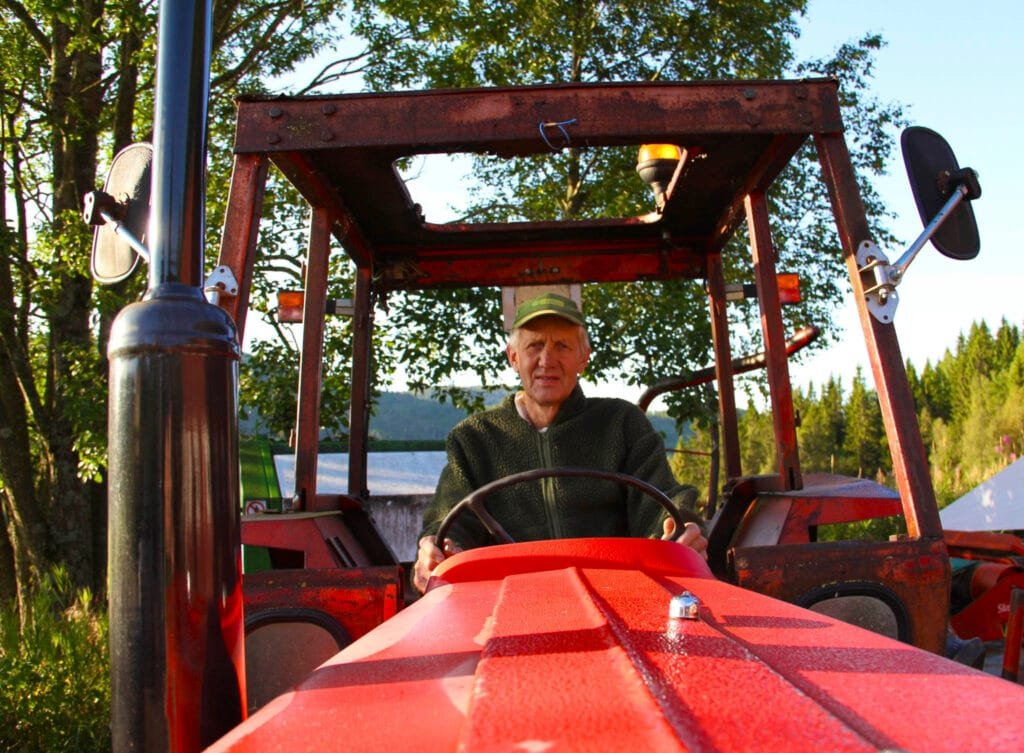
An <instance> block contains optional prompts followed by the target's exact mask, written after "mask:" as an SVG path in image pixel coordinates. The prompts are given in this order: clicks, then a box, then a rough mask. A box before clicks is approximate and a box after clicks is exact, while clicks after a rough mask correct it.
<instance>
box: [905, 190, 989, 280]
mask: <svg viewBox="0 0 1024 753" xmlns="http://www.w3.org/2000/svg"><path fill="white" fill-rule="evenodd" d="M971 172H974V171H973V170H972V171H971ZM971 193H972V191H971V189H970V187H969V186H968V185H967V183H958V184H957V185H956V186H955V187H954V189H953V194H952V195H951V196H950V197H949V199H948V200H947V201H946V203H945V204H943V205H942V209H940V210H939V211H938V213H937V214H936V215H935V217H933V218H932V221H931V222H929V223H928V224H927V225H926V226H925V229H924V230H923V231H921V234H920V235H919V236H917V240H915V241H914V242H913V243H912V244H911V245H910V248H908V249H907V250H906V252H905V253H904V254H903V256H901V257H900V258H899V259H897V260H896V261H895V262H893V264H892V268H891V270H890V273H889V279H890V280H891V281H892V283H893V284H895V285H898V284H899V283H900V280H902V279H903V275H905V274H906V272H907V269H908V268H909V267H910V264H911V262H913V261H914V258H915V257H916V256H917V254H918V252H919V251H920V250H921V249H922V248H924V244H926V243H927V242H928V241H930V240H931V239H932V236H933V235H935V233H937V232H938V231H939V228H940V227H942V223H943V222H945V221H946V218H947V217H949V215H951V214H952V213H953V210H954V209H956V208H957V207H958V206H960V202H962V201H963V200H964V199H970V198H973V197H972V196H970V194H971Z"/></svg>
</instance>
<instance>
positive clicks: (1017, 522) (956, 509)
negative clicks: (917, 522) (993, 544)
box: [939, 458, 1024, 531]
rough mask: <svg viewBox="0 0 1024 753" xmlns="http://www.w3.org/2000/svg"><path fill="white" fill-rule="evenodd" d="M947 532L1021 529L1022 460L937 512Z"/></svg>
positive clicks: (1023, 509) (1023, 516)
mask: <svg viewBox="0 0 1024 753" xmlns="http://www.w3.org/2000/svg"><path fill="white" fill-rule="evenodd" d="M939 518H940V519H941V520H942V527H943V528H945V529H947V530H950V531H1021V530H1024V458H1021V459H1020V460H1018V461H1016V462H1015V463H1013V464H1012V465H1010V466H1009V467H1007V468H1004V469H1003V470H1002V471H1000V472H999V473H997V474H996V475H995V476H993V477H992V478H990V479H989V480H988V481H984V482H982V483H981V484H979V485H978V486H976V487H974V488H973V489H971V491H969V492H967V494H965V495H964V496H962V497H960V499H958V500H956V501H955V502H953V503H951V504H950V505H949V506H948V507H945V508H943V509H942V510H940V511H939Z"/></svg>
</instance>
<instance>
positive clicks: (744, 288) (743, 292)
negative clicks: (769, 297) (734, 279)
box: [725, 272, 800, 306]
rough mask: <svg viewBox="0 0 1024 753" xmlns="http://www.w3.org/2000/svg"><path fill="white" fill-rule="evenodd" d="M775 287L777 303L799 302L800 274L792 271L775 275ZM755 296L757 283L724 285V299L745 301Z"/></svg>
mask: <svg viewBox="0 0 1024 753" xmlns="http://www.w3.org/2000/svg"><path fill="white" fill-rule="evenodd" d="M775 283H776V288H777V289H778V291H779V303H780V304H782V305H783V306H785V305H787V304H790V303H800V276H799V275H796V274H793V273H789V272H787V273H783V274H778V275H776V276H775ZM755 298H757V285H754V284H753V283H752V282H748V283H745V284H741V283H735V284H732V285H726V286H725V300H727V301H746V300H752V299H755Z"/></svg>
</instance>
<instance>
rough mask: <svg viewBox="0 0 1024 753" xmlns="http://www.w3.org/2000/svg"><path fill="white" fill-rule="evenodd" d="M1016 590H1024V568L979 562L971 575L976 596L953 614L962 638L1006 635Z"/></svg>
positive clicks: (994, 639)
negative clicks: (1013, 595) (1012, 597)
mask: <svg viewBox="0 0 1024 753" xmlns="http://www.w3.org/2000/svg"><path fill="white" fill-rule="evenodd" d="M1014 589H1024V569H1022V568H1021V567H1019V566H1017V565H1006V564H1000V563H995V562H983V563H981V564H980V565H978V567H977V568H976V569H975V571H974V573H973V575H972V577H971V595H972V596H974V599H973V600H972V601H971V603H970V604H968V605H967V606H966V607H964V608H963V609H961V610H960V611H959V612H957V613H956V614H954V615H953V616H952V618H951V620H950V622H951V624H952V625H953V630H955V631H956V634H957V635H959V636H960V637H961V638H981V639H982V640H984V641H1000V640H1003V639H1004V638H1007V631H1008V624H1009V620H1010V616H1011V613H1012V609H1011V603H1010V602H1011V596H1012V594H1013V591H1014ZM1007 646H1009V643H1007Z"/></svg>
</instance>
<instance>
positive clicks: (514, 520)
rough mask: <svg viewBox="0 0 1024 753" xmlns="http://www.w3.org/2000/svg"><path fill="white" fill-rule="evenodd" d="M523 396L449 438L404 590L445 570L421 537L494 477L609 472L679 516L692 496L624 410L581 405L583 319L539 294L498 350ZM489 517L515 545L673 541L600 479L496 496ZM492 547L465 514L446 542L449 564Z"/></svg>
mask: <svg viewBox="0 0 1024 753" xmlns="http://www.w3.org/2000/svg"><path fill="white" fill-rule="evenodd" d="M506 353H507V355H508V360H509V363H510V364H511V365H512V368H513V369H515V371H516V373H517V374H518V375H519V379H520V381H521V383H522V390H521V391H519V392H517V393H515V394H514V395H509V396H508V397H507V398H505V400H504V401H502V403H501V404H500V405H498V406H497V407H495V408H492V409H490V410H487V411H484V412H483V413H479V414H476V415H473V416H470V417H468V418H466V419H465V420H464V421H462V422H461V423H459V424H458V426H456V427H455V428H454V429H452V431H451V433H450V434H449V435H448V441H447V450H448V464H447V465H446V466H445V468H444V470H443V471H442V472H441V478H440V479H439V481H438V485H437V491H436V493H435V495H434V500H433V502H432V503H431V505H430V506H429V507H428V508H427V511H426V514H425V516H424V530H423V533H422V535H421V538H420V543H419V552H418V556H417V560H416V564H415V567H414V571H413V585H414V586H415V587H416V588H417V589H418V590H420V591H423V589H424V588H425V587H426V583H427V579H428V578H429V577H430V572H431V571H432V570H433V569H434V568H435V567H436V566H437V565H438V564H439V563H440V562H441V561H442V560H443V559H444V554H443V553H442V551H441V549H440V548H439V547H438V546H437V543H436V542H435V540H434V536H433V535H432V534H433V533H434V532H436V531H437V528H438V526H439V525H440V522H441V520H442V519H443V518H444V516H445V515H446V514H447V513H448V511H449V510H451V508H452V507H454V506H455V505H456V504H457V503H458V502H459V501H460V500H461V499H462V498H463V497H465V496H466V495H467V494H469V493H470V492H472V491H474V490H475V489H478V488H480V487H481V486H483V485H484V484H487V483H489V482H491V481H494V480H496V479H499V478H503V477H505V476H508V475H511V474H513V473H518V472H521V471H527V470H532V469H536V468H559V467H583V468H592V469H596V470H602V471H618V472H621V473H626V474H628V475H630V476H634V477H636V478H639V479H642V480H644V481H647V482H648V483H650V484H651V485H653V486H655V487H657V488H658V489H661V490H662V491H664V492H665V493H666V494H668V495H669V496H670V497H672V498H673V500H674V501H675V502H676V504H677V505H678V506H679V508H680V510H681V511H682V513H683V515H684V516H687V517H689V518H691V519H692V520H693V521H697V520H698V518H697V516H696V515H695V514H694V513H693V512H692V511H691V508H692V506H693V502H694V500H695V498H696V490H695V489H694V488H693V487H689V486H681V485H679V484H678V483H676V481H675V479H674V478H673V476H672V472H671V470H670V469H669V466H668V461H667V460H666V458H665V447H664V443H663V440H662V438H661V436H660V435H659V434H658V433H657V432H655V430H654V428H653V427H652V426H651V424H650V422H649V421H648V420H647V418H646V416H644V414H643V413H642V412H641V411H640V409H639V408H637V407H636V406H635V405H633V404H632V403H629V402H626V401H625V400H619V399H616V398H588V397H585V396H584V395H583V391H582V390H581V389H580V387H579V384H578V382H579V375H580V373H581V372H582V371H583V369H584V367H586V365H587V361H588V360H589V358H590V341H589V339H588V337H587V332H586V329H585V327H584V321H583V315H582V314H581V313H580V310H579V308H577V306H576V304H575V303H574V302H573V301H572V300H570V299H568V298H565V297H563V296H560V295H557V294H554V293H546V294H543V295H541V296H538V297H536V298H532V299H530V300H529V301H527V302H525V303H523V304H522V305H521V306H520V307H519V309H518V310H517V311H516V317H515V320H514V322H513V325H512V335H511V337H510V339H509V343H508V347H507V349H506ZM485 506H486V507H487V509H488V511H489V512H490V513H491V515H493V516H494V517H495V518H496V519H497V520H498V521H499V522H500V523H501V524H502V526H504V527H505V529H506V530H507V531H508V533H509V534H510V535H511V537H512V538H513V539H514V540H516V541H531V540H539V539H557V538H577V537H585V536H643V537H650V536H656V535H659V534H661V536H662V538H666V539H671V538H674V537H675V534H676V531H675V523H674V522H673V521H672V520H671V519H670V518H666V517H665V514H664V512H663V511H662V509H661V507H660V506H659V505H658V503H657V502H655V501H654V500H651V499H650V498H649V497H647V496H646V495H644V494H643V493H642V492H639V491H637V490H636V489H632V488H629V489H627V488H625V487H623V486H620V485H618V484H615V483H614V482H610V481H607V480H596V479H589V478H582V479H581V478H547V479H542V480H539V481H533V482H530V483H526V484H520V485H518V486H513V487H508V488H505V489H502V490H500V491H499V492H496V493H495V494H494V495H492V496H491V497H490V498H488V500H487V501H486V502H485ZM678 540H679V541H680V542H681V543H683V544H686V545H688V546H691V547H692V548H693V549H695V550H696V551H698V552H701V553H703V552H704V551H705V549H706V547H707V540H706V539H705V538H704V536H703V533H702V532H701V529H700V527H699V525H698V524H697V523H696V522H688V523H687V524H686V528H685V530H684V531H682V532H681V533H680V535H679V536H678ZM487 543H491V542H490V540H489V536H488V534H487V532H486V530H485V529H484V528H483V526H482V525H481V524H480V523H479V521H477V520H475V519H473V517H472V516H471V515H464V516H462V518H461V519H460V520H459V521H458V522H456V524H455V525H453V527H452V529H451V537H450V538H447V539H446V541H445V550H446V551H447V552H448V553H452V552H455V551H459V550H461V549H463V548H468V547H474V546H483V545H486V544H487Z"/></svg>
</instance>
